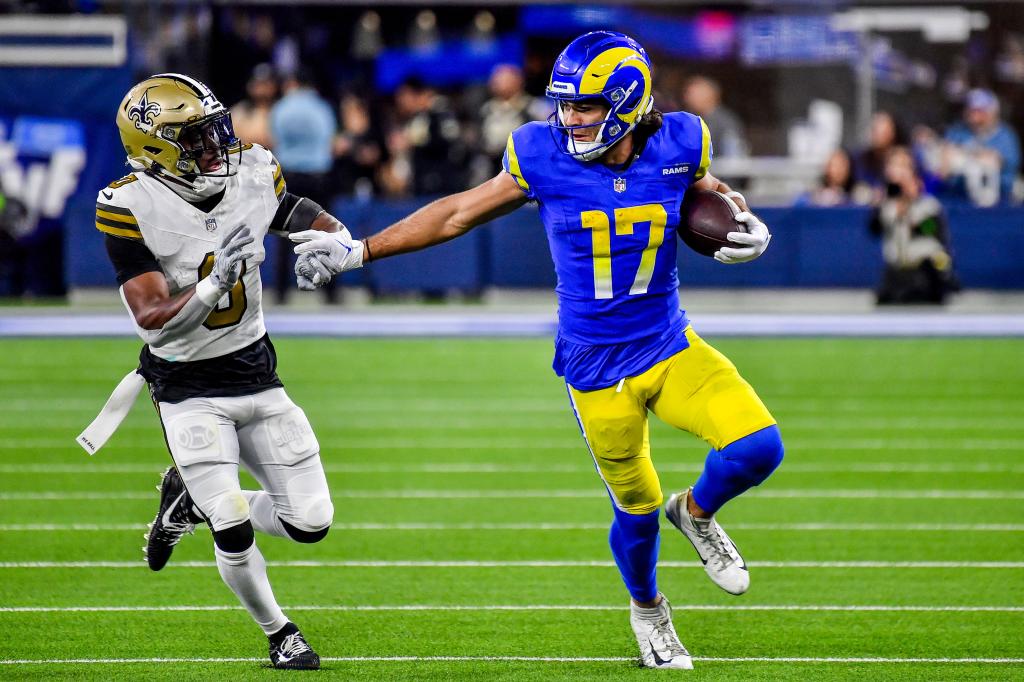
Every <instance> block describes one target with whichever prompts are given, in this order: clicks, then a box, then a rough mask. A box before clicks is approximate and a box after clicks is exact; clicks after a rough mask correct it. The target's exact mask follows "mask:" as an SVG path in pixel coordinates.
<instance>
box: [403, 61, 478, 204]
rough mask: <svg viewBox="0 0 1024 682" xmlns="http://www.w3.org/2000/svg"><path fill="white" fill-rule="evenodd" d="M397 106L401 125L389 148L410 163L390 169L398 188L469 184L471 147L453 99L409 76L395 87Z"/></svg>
mask: <svg viewBox="0 0 1024 682" xmlns="http://www.w3.org/2000/svg"><path fill="white" fill-rule="evenodd" d="M395 110H396V114H397V118H398V126H397V129H396V130H395V131H393V132H392V134H391V135H390V136H389V140H388V148H389V151H391V152H392V153H393V154H394V156H395V162H396V163H398V164H402V163H405V164H407V166H408V168H406V169H405V171H404V172H402V169H401V168H399V167H393V168H392V169H390V172H391V173H392V174H393V176H394V180H395V182H394V183H393V184H391V183H390V182H389V184H388V186H389V188H390V189H391V190H392V192H395V191H396V190H397V193H401V192H403V191H405V190H408V189H411V190H412V191H413V193H414V194H421V195H424V194H426V195H430V194H450V193H452V192H459V191H461V190H463V189H465V187H466V168H465V166H466V156H467V155H466V147H465V145H464V144H463V143H462V139H461V135H462V127H461V126H460V125H459V121H458V119H457V118H456V117H455V114H454V113H453V112H452V110H451V108H450V105H449V103H448V100H447V99H445V98H444V97H441V96H439V95H438V94H437V93H436V92H435V91H434V89H433V88H431V87H430V86H428V85H426V84H424V83H423V81H421V80H419V79H418V78H409V79H407V80H406V81H405V82H404V83H402V85H400V86H399V87H398V90H397V91H396V92H395ZM403 159H404V161H403Z"/></svg>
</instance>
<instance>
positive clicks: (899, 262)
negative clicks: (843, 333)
mask: <svg viewBox="0 0 1024 682" xmlns="http://www.w3.org/2000/svg"><path fill="white" fill-rule="evenodd" d="M885 183H886V185H885V186H886V199H885V200H884V201H882V203H881V204H880V205H879V207H878V209H876V211H875V214H874V216H873V217H872V219H871V223H870V229H871V231H872V232H873V233H874V234H876V235H880V236H881V238H882V257H883V258H884V260H885V272H884V274H883V276H882V283H881V285H880V286H879V289H878V303H879V304H887V303H944V302H945V300H946V297H947V296H948V294H949V293H950V292H951V291H955V290H956V289H957V286H956V278H955V275H954V274H953V260H952V257H951V256H950V249H949V228H948V226H947V223H946V217H945V214H944V212H943V209H942V205H941V204H940V203H939V201H938V199H936V198H935V197H934V196H932V195H930V194H927V193H926V192H925V190H924V183H923V182H922V180H921V176H920V173H919V172H918V169H917V166H916V163H915V161H914V156H913V154H912V153H911V152H910V150H909V149H907V148H906V147H895V148H893V149H892V150H891V151H890V152H889V155H888V157H887V158H886V162H885Z"/></svg>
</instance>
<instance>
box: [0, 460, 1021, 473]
mask: <svg viewBox="0 0 1024 682" xmlns="http://www.w3.org/2000/svg"><path fill="white" fill-rule="evenodd" d="M165 467H166V463H165V462H163V461H155V460H154V461H153V462H127V463H120V464H104V463H99V462H87V463H83V464H62V463H53V464H38V463H35V464H0V474H46V475H52V474H154V475H156V474H158V473H160V472H161V471H163V469H164V468H165ZM657 468H658V471H660V472H663V473H668V472H677V473H700V472H701V471H703V469H704V466H703V464H700V463H696V462H695V463H693V464H686V463H679V462H666V463H664V464H659V465H658V467H657ZM324 471H326V472H327V473H329V474H409V473H427V474H545V475H547V474H586V475H588V476H590V475H593V474H594V468H593V467H592V466H589V467H588V466H586V465H578V464H557V463H552V464H508V463H499V462H410V463H408V464H403V463H394V464H341V463H337V464H331V463H328V464H325V465H324ZM780 473H784V474H828V473H834V474H842V473H851V474H854V473H855V474H894V473H896V474H903V473H908V474H966V473H974V474H996V473H1000V474H1002V473H1014V474H1020V473H1024V464H1011V463H993V462H974V463H963V462H849V463H842V462H829V463H825V462H822V463H804V462H794V463H790V462H786V463H785V465H784V466H783V468H782V469H781V470H780Z"/></svg>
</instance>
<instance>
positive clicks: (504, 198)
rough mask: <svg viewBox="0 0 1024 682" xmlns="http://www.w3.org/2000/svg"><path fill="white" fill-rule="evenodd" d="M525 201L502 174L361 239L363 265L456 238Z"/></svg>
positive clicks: (442, 199)
mask: <svg viewBox="0 0 1024 682" xmlns="http://www.w3.org/2000/svg"><path fill="white" fill-rule="evenodd" d="M527 201H528V199H527V197H526V195H525V194H523V190H522V189H520V187H519V185H518V184H517V183H516V181H515V179H514V178H513V177H512V176H511V175H509V174H508V173H506V172H504V171H502V172H501V173H498V174H497V175H496V176H494V177H493V178H491V179H490V180H488V181H487V182H484V183H482V184H479V185H477V186H476V187H474V188H472V189H468V190H466V191H465V192H459V193H458V194H450V195H448V196H446V197H443V198H441V199H438V200H437V201H434V202H432V203H429V204H427V205H426V206H424V207H423V208H421V209H419V210H418V211H416V212H415V213H412V214H410V215H409V216H407V217H405V218H403V219H401V220H399V221H398V222H397V223H394V224H393V225H390V226H388V227H386V228H384V229H383V230H381V231H380V232H378V233H377V234H374V235H371V236H369V237H367V238H366V239H364V240H363V243H364V244H365V246H366V249H365V253H364V254H363V262H364V263H368V262H370V261H371V260H377V259H379V258H385V257H387V256H395V255H398V254H400V253H408V252H410V251H419V250H420V249H425V248H427V247H428V246H433V245H435V244H440V243H442V242H446V241H449V240H451V239H455V238H456V237H459V236H461V235H463V234H465V233H467V232H469V231H470V230H472V229H473V228H474V227H477V226H478V225H483V224H484V223H488V222H490V221H492V220H494V219H495V218H498V217H500V216H503V215H505V214H507V213H511V212H512V211H514V210H516V209H517V208H519V207H520V206H522V205H523V204H525V203H526V202H527Z"/></svg>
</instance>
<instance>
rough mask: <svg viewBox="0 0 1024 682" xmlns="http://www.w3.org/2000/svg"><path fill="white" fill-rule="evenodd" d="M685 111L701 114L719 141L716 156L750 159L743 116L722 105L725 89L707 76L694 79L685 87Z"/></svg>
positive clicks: (717, 141)
mask: <svg viewBox="0 0 1024 682" xmlns="http://www.w3.org/2000/svg"><path fill="white" fill-rule="evenodd" d="M682 98H683V109H685V110H686V111H689V112H691V113H694V114H697V115H698V116H700V117H701V118H702V119H704V123H706V124H707V126H708V130H710V131H711V139H712V140H714V141H715V156H716V157H719V158H721V157H724V156H749V154H750V147H749V146H748V145H747V137H746V133H745V132H744V130H743V123H742V122H741V121H740V118H739V116H737V115H736V114H734V113H733V112H732V111H730V110H729V109H727V108H725V106H723V105H722V89H721V88H720V87H719V86H718V83H716V82H715V81H713V80H711V79H710V78H705V77H704V76H692V77H690V78H688V79H687V80H686V82H685V83H684V85H683V96H682Z"/></svg>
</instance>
